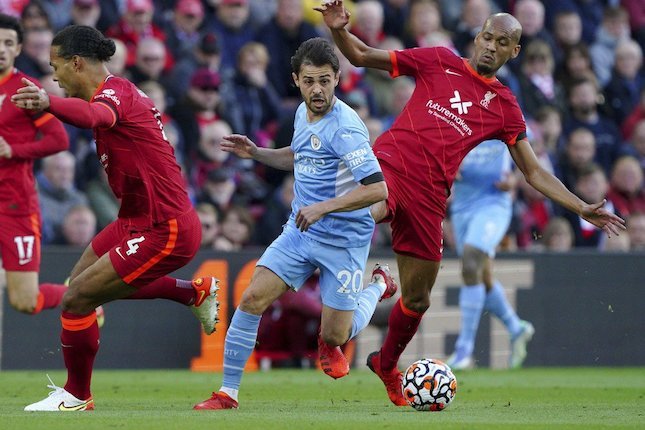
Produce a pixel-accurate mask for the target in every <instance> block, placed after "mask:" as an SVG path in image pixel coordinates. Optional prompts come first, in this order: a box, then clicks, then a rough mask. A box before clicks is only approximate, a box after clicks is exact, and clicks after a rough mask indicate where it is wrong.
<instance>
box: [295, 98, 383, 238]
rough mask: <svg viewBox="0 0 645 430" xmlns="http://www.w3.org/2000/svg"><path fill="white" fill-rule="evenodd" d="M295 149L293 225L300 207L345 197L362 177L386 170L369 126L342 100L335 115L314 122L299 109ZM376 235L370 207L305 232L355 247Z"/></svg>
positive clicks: (334, 215) (333, 216)
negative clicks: (372, 144) (373, 144)
mask: <svg viewBox="0 0 645 430" xmlns="http://www.w3.org/2000/svg"><path fill="white" fill-rule="evenodd" d="M291 149H292V151H293V153H294V176H295V184H294V200H293V203H292V205H291V209H292V213H291V216H290V218H289V222H288V223H289V224H290V225H292V226H293V225H295V214H297V213H298V210H300V208H302V207H304V206H309V205H312V204H314V203H318V202H322V201H325V200H329V199H332V198H335V197H339V196H343V195H345V194H347V193H349V192H350V191H352V190H353V189H355V188H356V187H358V186H359V184H360V181H361V180H362V179H364V178H366V177H368V176H370V175H372V174H374V173H377V172H380V171H381V168H380V166H379V164H378V161H377V160H376V157H375V156H374V153H373V152H372V148H371V147H370V140H369V134H368V131H367V127H365V124H364V123H363V122H362V121H361V119H360V118H359V117H358V115H357V114H356V112H355V111H354V110H353V109H351V108H350V107H349V106H347V105H346V104H345V103H343V102H342V101H341V100H338V99H337V100H336V102H335V104H334V107H333V108H332V110H331V111H330V112H329V113H327V114H326V115H325V116H324V117H323V118H321V119H320V120H318V121H316V122H313V123H310V122H309V121H308V120H307V111H306V107H305V105H304V103H303V104H301V105H300V106H299V107H298V110H297V111H296V119H295V122H294V135H293V140H292V142H291ZM373 231H374V220H373V219H372V217H371V215H370V213H369V207H367V208H363V209H358V210H354V211H351V212H337V213H331V214H328V215H326V216H324V217H323V218H322V219H321V220H319V221H318V222H317V223H315V224H313V225H312V226H311V227H310V228H309V230H308V231H307V232H305V233H303V234H304V235H307V236H309V237H311V238H312V239H315V240H318V241H320V242H323V243H326V244H330V245H334V246H340V247H349V246H361V245H365V244H366V243H369V241H370V239H371V236H372V233H373Z"/></svg>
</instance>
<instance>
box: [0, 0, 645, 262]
mask: <svg viewBox="0 0 645 430" xmlns="http://www.w3.org/2000/svg"><path fill="white" fill-rule="evenodd" d="M317 3H318V2H316V1H310V0H203V1H202V0H126V1H119V0H102V1H98V0H36V1H31V2H27V1H21V2H19V1H12V2H9V1H0V11H2V12H4V13H13V14H15V15H18V16H20V17H21V19H22V23H23V26H24V27H25V30H26V34H25V40H24V43H23V49H22V55H21V56H20V57H19V58H18V60H17V62H16V66H17V67H18V68H19V69H20V70H22V71H23V72H25V73H27V74H29V75H32V76H34V77H36V78H38V79H39V80H40V81H41V82H42V83H43V85H44V86H45V88H46V89H47V90H48V91H51V92H52V93H54V94H57V93H58V94H60V89H59V88H58V87H57V85H56V84H55V83H54V82H53V81H52V79H51V69H50V66H49V44H50V43H51V39H52V37H53V35H54V34H55V32H56V31H58V30H60V29H61V28H63V27H64V26H66V25H68V24H82V25H89V26H94V27H96V28H98V29H99V30H101V31H103V32H104V33H105V34H106V35H108V36H110V37H112V38H114V39H116V40H117V53H116V54H115V56H114V58H113V59H112V61H111V62H110V71H111V73H113V74H115V75H122V76H125V77H127V78H128V79H130V80H132V81H133V82H135V83H136V84H137V85H138V86H139V87H140V88H141V89H142V90H143V91H144V92H146V94H148V95H149V96H150V97H151V98H153V100H154V101H155V104H156V106H157V107H158V109H159V110H160V112H161V113H162V120H163V123H164V126H165V131H166V133H167V135H168V137H169V139H170V141H171V142H172V144H173V146H174V147H175V153H176V154H177V158H178V160H179V161H180V163H181V165H182V167H183V169H184V174H185V175H184V176H185V180H186V182H187V184H188V186H189V189H190V192H191V198H192V199H193V202H194V203H195V204H196V205H198V207H199V208H200V214H203V215H204V218H205V219H208V220H209V221H203V230H204V241H203V246H204V247H213V248H215V249H219V250H237V249H241V248H243V247H246V246H252V245H260V246H262V245H266V244H268V243H270V242H271V241H272V240H273V239H274V238H275V236H277V234H278V233H279V231H280V227H281V225H282V224H283V223H284V222H285V221H286V217H287V216H288V214H289V212H290V198H291V193H290V191H289V188H290V187H291V185H292V183H293V182H292V181H293V178H292V176H291V175H288V174H286V173H285V172H279V171H275V170H272V169H270V168H267V167H263V166H260V165H257V164H255V163H253V162H252V161H249V160H241V159H238V158H236V157H235V156H232V155H230V154H228V153H226V152H224V151H222V150H221V149H220V148H219V140H220V139H221V136H223V135H226V134H229V133H240V134H246V135H248V136H249V137H250V138H251V139H253V140H254V141H255V142H256V143H258V144H259V145H262V146H275V147H282V146H286V145H289V144H290V139H291V133H292V118H293V112H294V109H295V107H296V106H297V104H298V103H299V93H298V91H297V89H296V88H295V86H294V85H293V84H292V80H291V68H290V62H289V60H290V57H291V55H292V54H293V52H294V51H295V49H296V48H297V47H298V46H299V45H300V43H301V42H302V41H304V40H306V39H309V38H311V37H315V36H319V35H322V36H327V35H328V33H327V30H326V28H325V27H324V26H323V25H321V21H320V17H319V16H318V14H317V13H316V12H315V11H313V10H312V7H313V6H315V5H316V4H317ZM346 3H348V4H347V6H348V8H349V9H350V10H351V11H352V13H353V22H352V32H353V33H354V34H356V35H357V36H358V37H360V38H362V39H363V40H365V41H366V43H367V44H368V45H372V46H378V47H381V48H385V49H397V48H402V47H413V46H437V45H441V46H446V47H449V48H450V49H452V50H454V51H455V52H458V53H459V54H461V55H462V56H468V55H469V52H470V49H471V43H472V39H473V36H474V35H475V33H476V32H477V31H478V30H479V28H480V26H481V25H482V23H483V21H484V20H485V19H486V17H488V15H489V14H490V13H493V12H496V11H506V12H510V13H513V14H514V15H515V16H516V17H517V19H518V20H519V21H520V23H521V24H522V26H523V36H522V40H521V44H522V46H523V48H522V52H521V54H520V56H519V57H518V58H517V59H516V60H514V61H512V62H510V63H509V64H508V65H507V66H505V67H504V68H503V69H502V70H501V71H500V73H499V79H500V80H502V81H503V83H505V84H506V85H507V86H509V87H510V88H511V89H512V90H513V92H514V93H515V94H516V96H517V99H518V101H519V103H520V105H521V107H522V109H523V111H524V114H525V116H526V118H527V123H528V124H529V127H530V130H529V132H530V137H531V143H532V144H533V145H534V149H535V152H536V154H537V155H538V157H539V158H540V161H541V162H542V163H543V164H544V165H545V167H547V168H548V169H550V170H551V171H553V172H554V173H555V174H556V175H557V176H558V177H559V178H560V179H561V180H562V181H563V182H564V183H565V185H567V186H568V187H569V188H570V189H572V190H574V191H575V192H576V193H577V194H578V195H579V196H581V197H582V198H583V199H590V200H594V201H595V200H597V199H602V198H606V199H607V200H608V207H610V208H613V210H614V211H615V212H616V213H618V214H620V215H621V216H622V217H624V218H626V219H627V220H628V226H629V233H628V234H627V235H625V236H626V238H627V239H628V240H627V241H625V240H622V242H612V241H606V240H605V239H604V238H603V235H601V234H599V232H598V231H597V230H595V228H594V227H593V226H589V225H586V224H585V223H584V222H583V220H581V219H579V218H578V217H575V216H572V214H570V213H565V212H564V211H563V210H562V209H561V208H557V207H553V206H552V205H551V204H550V202H548V201H546V200H544V198H543V197H542V196H541V195H539V194H536V193H535V192H534V191H532V189H531V187H526V186H524V185H523V184H522V181H519V186H518V188H517V190H516V192H515V197H514V201H515V217H514V222H513V224H512V227H511V229H510V231H509V234H508V238H507V240H505V241H504V244H505V245H504V246H505V249H507V250H515V249H543V248H546V249H556V248H554V247H551V246H550V245H549V241H548V240H547V239H549V240H550V235H551V234H552V233H553V232H555V231H562V232H564V234H565V235H568V236H569V238H568V239H564V242H563V241H562V240H561V241H559V242H558V241H554V242H558V243H565V244H566V243H570V246H571V247H573V246H582V247H591V248H598V249H609V250H627V249H634V250H636V249H645V237H643V236H645V232H642V230H645V226H642V224H645V221H641V219H645V215H644V214H645V192H644V191H643V190H644V189H643V171H644V169H645V72H644V70H645V69H644V67H643V50H644V48H645V10H643V7H642V1H640V0H622V1H605V0H589V1H580V0H543V1H539V0H461V1H449V0H362V1H355V2H346ZM405 79H406V78H399V79H396V80H393V79H391V78H390V77H389V76H387V74H384V73H383V72H380V71H377V70H363V69H358V68H356V67H354V66H352V65H351V64H350V63H349V62H347V61H344V59H343V58H341V82H340V84H339V86H338V88H337V96H338V97H339V98H340V99H342V100H344V101H345V102H347V103H348V104H350V106H352V107H353V108H355V109H356V110H357V112H359V114H360V115H361V117H362V118H363V120H364V121H365V123H366V124H367V126H368V129H369V130H370V134H371V136H372V137H373V138H376V136H378V135H379V134H380V133H381V132H382V131H383V130H385V129H387V127H388V126H389V125H390V123H391V121H392V119H393V118H394V116H395V115H396V114H397V113H398V112H400V110H401V108H402V106H404V105H405V103H406V102H407V100H408V98H409V96H410V94H411V91H412V89H413V88H414V84H413V83H412V82H409V81H406V80H405ZM68 133H69V135H70V152H71V155H72V156H73V157H74V159H75V160H76V163H71V165H70V163H64V160H65V158H66V157H58V158H55V159H54V160H49V161H45V162H43V163H40V164H41V166H43V167H44V166H45V165H51V164H53V163H58V164H61V165H64V168H65V169H68V171H69V170H71V174H72V175H74V178H75V181H74V182H69V181H67V182H64V181H63V182H61V183H58V182H57V181H56V179H55V178H50V177H48V176H47V174H46V172H45V170H44V169H43V168H42V167H41V168H40V169H41V170H39V172H38V175H37V178H38V182H39V186H40V190H41V196H40V197H41V200H43V199H44V200H45V201H46V202H48V204H50V205H51V207H59V208H61V207H64V208H67V209H70V208H72V207H77V206H88V207H90V208H91V209H92V211H79V210H75V211H74V213H73V215H74V216H75V217H77V218H79V217H81V218H87V219H86V222H84V223H82V224H83V225H84V228H86V229H87V228H88V226H89V228H93V226H95V227H94V228H96V229H100V228H102V227H103V226H104V225H106V224H107V223H108V222H109V221H110V220H111V219H113V218H114V216H115V208H116V207H118V202H116V201H114V198H113V197H111V195H110V191H109V189H108V187H107V186H106V184H105V182H104V177H103V175H102V173H101V172H100V169H99V168H98V162H97V160H96V158H95V157H96V156H95V152H94V149H93V145H94V142H93V138H92V136H91V134H90V133H88V131H87V130H80V129H74V128H73V127H68ZM59 182H60V181H59ZM44 209H45V208H44ZM50 212H52V211H47V210H43V220H44V225H45V226H47V229H46V230H45V231H44V232H43V234H44V237H43V242H44V243H45V244H46V243H74V244H80V245H82V244H83V243H81V242H83V241H85V239H73V237H80V236H82V237H86V236H87V237H91V235H89V236H88V235H78V234H76V235H74V234H73V233H66V231H67V230H68V229H69V227H65V228H64V218H65V217H61V216H60V215H61V213H64V212H65V211H61V210H56V211H53V212H54V213H50ZM70 216H71V211H70ZM54 218H55V219H54ZM563 219H564V220H566V223H564V224H563V223H562V220H563ZM68 224H69V223H68ZM558 226H559V227H562V226H565V227H564V228H556V227H558ZM566 226H568V227H569V228H566ZM388 241H389V236H388V231H387V226H381V227H379V229H377V232H376V233H375V237H374V244H375V246H379V245H387V244H388ZM567 241H568V242H567ZM76 242H78V243H76ZM446 243H447V245H448V247H449V245H450V235H449V232H448V233H447V235H446ZM559 248H562V246H561V245H559ZM564 248H566V246H564Z"/></svg>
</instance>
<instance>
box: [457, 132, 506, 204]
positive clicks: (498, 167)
mask: <svg viewBox="0 0 645 430" xmlns="http://www.w3.org/2000/svg"><path fill="white" fill-rule="evenodd" d="M511 161H512V158H511V154H510V153H509V151H508V148H507V147H506V144H504V143H503V142H502V141H500V140H487V141H484V142H482V143H480V144H479V145H477V146H476V147H475V148H474V149H473V150H472V151H470V152H469V153H468V155H466V157H465V158H464V159H463V161H462V162H461V166H460V167H459V176H458V178H459V179H458V180H456V181H455V182H454V185H453V190H452V202H451V204H450V208H451V211H452V212H461V211H468V210H471V211H476V210H477V209H478V208H480V207H482V206H488V205H493V204H496V205H500V206H503V207H505V208H508V210H509V211H510V210H511V204H512V202H511V195H510V193H508V192H505V191H501V190H499V189H498V188H497V187H496V186H495V182H498V181H500V180H501V179H502V178H504V176H505V175H506V174H507V173H508V172H510V170H511Z"/></svg>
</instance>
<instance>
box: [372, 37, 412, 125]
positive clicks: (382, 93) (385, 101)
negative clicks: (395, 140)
mask: <svg viewBox="0 0 645 430" xmlns="http://www.w3.org/2000/svg"><path fill="white" fill-rule="evenodd" d="M378 48H380V49H385V50H387V51H393V50H397V49H403V43H401V41H400V40H399V39H397V38H395V37H386V38H385V40H383V42H382V43H381V44H380V45H379V46H378ZM397 80H398V79H392V78H391V77H390V74H389V73H388V72H387V71H385V70H379V69H373V68H368V69H367V70H366V71H365V84H366V85H368V86H369V87H370V88H371V90H372V95H373V96H374V103H375V108H376V112H375V114H374V115H375V116H377V117H383V116H385V115H386V114H387V111H388V108H389V106H391V104H392V87H393V85H394V83H395V82H396V81H397Z"/></svg>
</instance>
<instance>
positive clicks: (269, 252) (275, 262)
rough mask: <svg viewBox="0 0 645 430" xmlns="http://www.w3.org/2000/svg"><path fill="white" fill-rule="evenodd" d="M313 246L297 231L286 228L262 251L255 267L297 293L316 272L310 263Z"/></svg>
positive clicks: (312, 243)
mask: <svg viewBox="0 0 645 430" xmlns="http://www.w3.org/2000/svg"><path fill="white" fill-rule="evenodd" d="M313 245H315V243H314V242H312V241H311V240H309V239H306V238H305V236H304V234H303V233H302V232H300V231H299V230H298V229H296V228H291V227H286V228H285V229H284V230H283V231H282V233H280V236H278V237H277V238H276V239H275V240H274V241H273V242H272V243H271V245H269V247H268V248H267V249H266V250H265V251H264V253H263V254H262V256H261V257H260V259H259V260H258V262H257V266H262V267H265V268H267V269H268V270H270V271H271V272H273V273H274V274H275V275H276V276H278V277H279V278H280V279H282V280H283V281H284V283H285V284H286V285H287V286H288V287H289V288H292V289H293V290H295V291H298V290H299V289H300V287H301V286H302V285H303V284H304V283H305V281H306V280H307V279H309V278H310V277H311V275H313V273H314V271H315V270H316V266H315V265H314V263H313V262H312V261H311V253H312V246H313Z"/></svg>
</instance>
